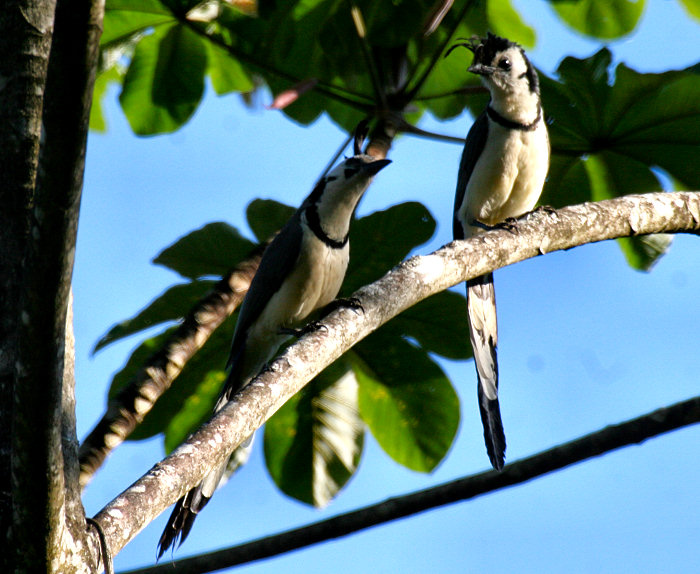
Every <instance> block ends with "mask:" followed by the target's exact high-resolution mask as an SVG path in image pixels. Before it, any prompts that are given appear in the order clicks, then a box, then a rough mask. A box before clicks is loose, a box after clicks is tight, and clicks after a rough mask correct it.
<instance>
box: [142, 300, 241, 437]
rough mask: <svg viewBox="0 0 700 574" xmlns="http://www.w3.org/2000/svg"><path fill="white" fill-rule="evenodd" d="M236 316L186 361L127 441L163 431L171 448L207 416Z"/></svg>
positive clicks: (216, 392) (211, 405) (212, 406)
mask: <svg viewBox="0 0 700 574" xmlns="http://www.w3.org/2000/svg"><path fill="white" fill-rule="evenodd" d="M237 317H238V314H237V313H236V314H234V316H233V318H231V317H229V318H228V319H227V320H226V321H224V323H223V324H222V325H221V326H220V327H219V328H218V329H216V330H215V331H214V332H213V333H212V335H211V336H210V337H209V339H208V340H207V342H206V343H204V345H203V346H202V348H201V349H199V351H197V352H196V353H195V354H194V356H193V357H192V358H191V359H190V360H189V361H187V363H186V364H185V366H184V367H183V369H182V371H181V373H180V374H179V376H178V377H177V378H176V379H175V380H174V381H173V383H172V385H171V386H170V388H169V389H168V390H167V391H165V393H163V395H162V396H161V397H160V399H158V402H157V403H156V404H155V406H154V407H153V409H151V411H150V412H149V413H148V414H147V415H146V416H145V417H144V420H143V422H142V423H141V425H139V427H138V428H137V429H136V430H135V431H134V432H133V433H132V435H131V436H130V437H129V439H130V440H141V439H144V438H148V437H151V436H154V435H156V434H158V433H161V432H163V433H165V436H164V441H165V446H166V449H172V448H175V447H176V446H177V445H178V444H180V442H182V440H183V439H184V438H186V437H187V436H188V435H189V434H191V433H192V432H194V431H195V430H197V428H199V427H200V426H201V425H202V423H204V422H205V421H207V420H208V419H209V418H210V417H211V415H212V410H213V408H214V403H215V402H216V398H217V396H218V394H219V391H220V390H221V387H220V386H219V387H216V384H219V385H221V384H222V383H223V380H224V378H225V377H224V367H225V364H226V357H227V356H228V352H229V350H230V348H231V338H232V336H233V329H234V327H235V324H236V322H235V319H236V318H237ZM195 405H196V407H195ZM191 407H195V408H194V410H190V408H191Z"/></svg>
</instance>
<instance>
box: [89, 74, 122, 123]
mask: <svg viewBox="0 0 700 574" xmlns="http://www.w3.org/2000/svg"><path fill="white" fill-rule="evenodd" d="M121 79H122V75H121V73H120V72H119V69H118V68H117V66H112V67H110V68H108V69H106V70H104V71H102V72H101V73H100V74H98V75H97V77H96V78H95V88H94V89H93V91H92V106H91V107H90V129H91V130H92V131H94V132H98V133H105V132H106V131H107V120H106V119H105V117H104V110H103V109H102V100H103V99H104V97H105V96H106V95H107V91H108V90H109V87H110V84H113V83H119V82H121Z"/></svg>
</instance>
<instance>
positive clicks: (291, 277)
mask: <svg viewBox="0 0 700 574" xmlns="http://www.w3.org/2000/svg"><path fill="white" fill-rule="evenodd" d="M366 134H367V125H366V123H364V122H363V123H361V124H360V125H359V126H358V128H357V129H356V131H355V141H354V155H353V156H352V157H350V158H347V159H345V160H344V161H343V162H341V163H340V164H339V165H338V166H337V167H336V168H334V169H333V170H331V171H330V173H329V174H328V175H326V176H325V177H323V178H321V180H319V182H318V183H317V184H316V186H315V187H314V189H313V190H312V192H311V193H310V194H309V196H308V197H307V198H306V199H305V200H304V202H303V203H302V205H301V207H300V208H299V209H298V210H297V211H296V212H295V213H294V215H293V216H292V217H291V218H290V220H289V221H288V222H287V223H286V225H285V226H284V227H283V228H282V230H281V231H280V232H279V233H278V234H277V236H276V237H275V238H274V239H273V241H272V242H271V243H270V245H269V246H268V248H267V249H266V250H265V253H264V254H263V257H262V260H261V261H260V265H259V267H258V271H257V273H256V274H255V277H254V278H253V281H252V282H251V285H250V288H249V289H248V293H247V295H246V297H245V299H244V301H243V303H242V305H241V309H240V313H239V316H238V322H237V323H236V329H235V332H234V335H233V341H232V343H231V353H230V356H229V360H228V363H227V368H228V369H229V371H228V376H227V378H226V382H225V383H224V387H223V389H222V391H221V395H220V396H219V399H218V401H217V403H216V406H215V408H214V412H217V411H219V410H220V409H221V408H223V407H224V405H226V403H228V402H229V400H231V398H232V397H233V396H234V395H235V394H236V393H238V392H239V391H240V390H242V389H243V388H244V387H245V386H246V385H247V384H248V383H249V382H250V381H251V380H252V379H253V378H254V377H255V376H256V375H257V374H258V373H259V372H260V371H261V370H262V369H263V367H264V366H265V364H266V363H267V362H268V361H269V360H270V359H272V358H273V357H274V355H275V353H276V352H277V350H278V349H279V347H280V345H281V344H282V343H283V342H284V341H285V340H286V339H287V338H288V336H289V333H291V332H293V331H294V328H295V327H297V326H299V325H303V324H304V322H305V321H306V320H307V318H308V317H309V315H311V314H312V313H313V312H314V311H316V310H318V309H322V308H323V307H324V306H326V305H328V304H329V303H330V302H331V301H332V300H333V299H334V298H335V297H336V295H337V294H338V291H339V290H340V286H341V284H342V281H343V278H344V277H345V272H346V270H347V265H348V260H349V243H348V237H349V228H350V221H351V219H352V217H353V215H354V212H355V209H356V207H357V204H358V203H359V201H360V199H361V198H362V195H363V194H364V192H365V190H366V189H367V187H368V186H369V184H370V182H371V180H372V177H373V176H374V175H375V174H376V173H377V172H379V170H381V169H382V168H384V167H385V166H386V165H388V164H389V163H390V161H389V160H386V159H375V158H374V157H372V156H369V155H366V154H363V153H362V150H361V147H362V143H363V141H364V138H365V136H366ZM251 444H252V436H251V437H249V438H248V439H247V440H246V441H245V442H244V443H243V444H242V445H241V446H240V447H238V448H237V449H236V450H235V451H234V452H233V454H232V455H231V457H230V458H229V460H228V461H227V463H226V464H224V465H221V466H219V467H218V468H213V469H212V470H211V471H210V472H209V473H208V474H207V475H206V476H205V477H204V479H203V480H202V482H201V483H200V484H199V485H197V486H196V487H194V488H193V489H192V490H190V491H189V492H188V493H187V494H185V496H183V497H182V498H181V499H180V500H178V502H177V503H176V504H175V508H174V509H173V511H172V514H171V515H170V518H169V520H168V523H167V525H166V527H165V529H164V531H163V534H162V535H161V537H160V541H159V543H158V558H159V559H160V557H161V556H162V555H163V553H165V552H166V551H167V550H168V548H171V547H174V546H175V545H178V546H179V545H180V544H182V543H183V542H184V541H185V539H186V538H187V536H188V534H189V533H190V530H191V529H192V525H193V524H194V521H195V519H196V517H197V515H198V514H199V512H200V511H201V510H202V509H203V508H204V507H205V506H206V505H207V503H208V502H209V500H210V499H211V497H212V496H213V494H214V491H215V490H216V488H217V487H218V486H220V484H221V483H222V482H223V481H224V479H225V477H226V476H227V475H228V476H230V474H231V473H232V472H233V471H235V469H237V468H238V467H240V466H241V465H242V464H245V462H246V461H247V459H248V455H249V454H250V447H251Z"/></svg>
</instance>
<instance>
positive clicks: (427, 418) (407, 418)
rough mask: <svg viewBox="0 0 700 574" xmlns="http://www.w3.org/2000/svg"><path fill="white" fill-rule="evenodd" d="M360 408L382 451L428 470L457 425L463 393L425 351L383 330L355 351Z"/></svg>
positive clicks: (437, 460) (444, 450)
mask: <svg viewBox="0 0 700 574" xmlns="http://www.w3.org/2000/svg"><path fill="white" fill-rule="evenodd" d="M351 354H352V355H354V360H353V369H354V370H355V374H356V376H357V381H358V383H359V405H360V414H361V415H362V418H363V420H364V421H365V422H366V423H367V426H369V428H370V430H371V431H372V434H373V435H374V437H375V438H376V439H377V442H378V443H379V444H380V446H381V447H382V448H383V449H384V451H385V452H386V453H387V454H388V455H389V456H390V457H391V458H393V459H394V460H395V461H396V462H398V463H399V464H402V465H404V466H406V467H408V468H410V469H412V470H416V471H420V472H430V471H431V470H433V469H434V468H435V467H436V466H437V465H438V464H439V463H440V461H441V460H442V459H443V458H444V457H445V455H446V454H447V451H448V450H449V448H450V445H451V444H452V441H453V440H454V437H455V435H456V433H457V427H458V425H459V399H458V398H457V394H456V393H455V390H454V389H453V388H452V385H451V384H450V381H449V379H448V378H447V377H446V376H445V374H444V373H443V372H442V370H441V369H440V367H439V366H438V365H437V364H436V363H434V362H433V361H432V360H431V359H430V358H429V357H428V356H427V355H426V354H425V353H424V352H423V351H421V350H419V349H417V348H415V347H414V346H413V345H411V344H409V343H407V342H406V341H403V340H402V339H399V338H397V337H388V336H386V334H382V333H381V332H380V331H377V332H376V333H374V334H372V335H371V336H369V337H367V338H366V339H365V340H363V341H361V342H360V343H358V344H357V345H355V347H354V348H353V350H352V351H351Z"/></svg>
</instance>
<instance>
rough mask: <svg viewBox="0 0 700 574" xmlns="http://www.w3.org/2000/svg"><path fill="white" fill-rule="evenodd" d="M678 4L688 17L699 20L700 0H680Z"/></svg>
mask: <svg viewBox="0 0 700 574" xmlns="http://www.w3.org/2000/svg"><path fill="white" fill-rule="evenodd" d="M680 3H681V6H683V8H684V9H685V11H686V12H687V13H688V15H689V16H691V17H692V18H695V19H696V20H700V0H680Z"/></svg>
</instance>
